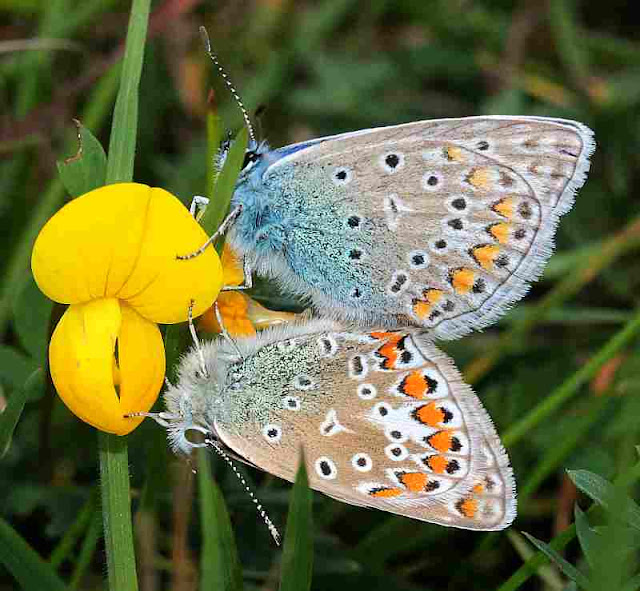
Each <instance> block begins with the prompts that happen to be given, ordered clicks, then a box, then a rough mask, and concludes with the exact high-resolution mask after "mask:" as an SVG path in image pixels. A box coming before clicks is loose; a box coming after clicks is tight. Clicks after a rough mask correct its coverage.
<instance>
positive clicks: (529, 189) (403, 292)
mask: <svg viewBox="0 0 640 591" xmlns="http://www.w3.org/2000/svg"><path fill="white" fill-rule="evenodd" d="M294 148H295V147H294ZM593 149H594V142H593V137H592V132H591V131H590V130H589V129H588V128H587V127H585V126H584V125H582V124H580V123H577V122H573V121H565V120H556V119H545V118H535V117H471V118H466V119H446V120H434V121H422V122H416V123H409V124H405V125H398V126H394V127H386V128H378V129H372V130H364V131H360V132H354V133H349V134H342V135H339V136H334V137H331V138H326V139H324V140H318V141H314V142H311V143H310V145H308V146H305V147H303V148H302V149H299V150H296V149H292V148H291V147H288V148H284V149H283V152H282V153H283V154H286V155H285V156H284V157H283V158H281V159H279V160H277V161H276V162H275V164H273V165H272V166H270V167H269V168H268V169H267V171H266V172H265V174H264V176H263V179H262V182H264V184H265V187H266V188H268V189H270V190H272V191H274V192H275V193H277V194H278V195H280V196H281V197H279V199H280V202H279V203H277V204H274V207H276V208H280V209H281V210H282V215H283V216H284V218H286V219H289V220H290V228H289V229H288V232H289V233H288V234H287V240H288V242H287V244H286V254H285V255H284V259H283V260H284V262H281V263H278V265H277V270H276V272H275V273H273V274H274V275H276V276H277V277H278V278H279V279H280V280H281V281H282V282H283V284H284V285H285V286H287V287H289V288H291V289H293V290H294V291H298V292H300V293H302V294H305V295H309V294H311V297H312V299H313V301H314V303H315V305H316V307H317V308H319V309H320V310H321V311H323V312H324V313H325V314H328V315H330V316H333V317H336V318H343V319H344V318H347V319H350V320H356V321H359V322H362V321H363V320H364V321H366V322H368V323H369V324H371V323H381V324H385V325H388V324H390V323H393V324H396V325H403V324H413V325H418V326H422V327H425V328H428V329H431V331H432V334H433V335H434V336H436V337H439V338H456V337H459V336H461V335H463V334H465V333H467V332H469V331H470V330H472V329H476V328H481V327H483V326H487V325H488V324H490V323H492V322H494V321H495V320H496V319H497V318H498V317H499V316H500V315H501V314H503V313H504V312H505V311H506V310H507V309H508V307H509V305H510V304H512V303H513V302H515V301H517V300H518V299H520V298H521V297H522V296H523V295H524V293H525V292H526V291H527V289H528V287H529V285H530V282H531V281H533V280H535V279H536V278H537V277H538V276H539V275H540V273H541V272H542V269H543V267H544V264H545V263H546V261H547V259H548V257H549V256H550V254H551V251H552V249H553V237H554V234H555V229H556V226H557V224H558V221H559V218H560V216H561V215H562V214H563V213H566V212H567V211H568V210H569V209H570V208H571V206H572V204H573V200H574V194H575V192H576V190H577V189H579V188H580V187H581V186H582V184H583V183H584V181H585V178H586V174H587V171H588V168H589V156H590V154H591V152H592V151H593ZM287 216H288V217H287ZM285 259H286V260H285ZM265 264H267V263H265Z"/></svg>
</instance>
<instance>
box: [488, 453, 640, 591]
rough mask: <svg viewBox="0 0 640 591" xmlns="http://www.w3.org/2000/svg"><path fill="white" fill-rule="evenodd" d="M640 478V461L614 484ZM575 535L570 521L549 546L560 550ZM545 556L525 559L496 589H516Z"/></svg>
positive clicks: (631, 481) (626, 482)
mask: <svg viewBox="0 0 640 591" xmlns="http://www.w3.org/2000/svg"><path fill="white" fill-rule="evenodd" d="M638 480H640V462H638V463H637V464H635V465H634V466H633V467H632V468H630V469H629V470H627V471H626V472H625V473H623V474H621V475H620V476H619V477H618V478H617V479H616V481H615V485H616V486H622V487H625V486H631V485H632V484H634V483H635V482H637V481H638ZM599 508H600V506H599V505H597V504H595V503H594V504H593V505H592V506H591V507H589V510H588V511H587V515H592V514H593V513H595V512H596V511H597V510H598V509H599ZM575 536H576V525H575V523H572V524H571V525H570V526H569V527H568V528H567V529H565V530H564V531H563V532H562V533H560V534H558V535H557V536H556V537H555V538H553V540H551V542H549V547H550V548H553V549H554V550H555V551H557V552H559V551H560V550H562V549H563V548H564V547H565V546H566V545H567V544H568V543H569V542H570V541H571V540H573V539H574V538H575ZM547 560H548V559H547V557H546V556H545V555H544V554H543V553H542V552H538V553H537V554H536V555H534V556H533V557H532V558H531V559H529V560H527V562H525V563H524V564H523V565H522V566H521V567H520V568H519V569H518V570H517V571H516V572H515V573H513V574H512V575H511V576H510V577H509V578H508V579H507V580H506V581H505V582H504V583H503V584H502V585H500V587H499V588H498V589H497V590H496V591H516V589H519V588H520V587H521V586H522V584H523V583H526V582H527V581H528V580H529V578H530V577H532V576H533V575H534V574H535V573H536V572H537V570H538V569H539V568H540V566H542V565H543V564H545V563H546V562H547Z"/></svg>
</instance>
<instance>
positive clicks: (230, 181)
mask: <svg viewBox="0 0 640 591" xmlns="http://www.w3.org/2000/svg"><path fill="white" fill-rule="evenodd" d="M248 137H249V136H248V133H247V130H246V129H245V128H242V129H241V130H240V132H239V133H238V135H237V136H236V138H235V140H234V141H233V143H232V144H231V148H230V149H229V153H228V154H227V159H226V161H225V163H224V167H223V168H222V171H221V172H220V174H219V175H218V178H217V180H216V183H215V188H214V192H213V197H212V198H211V201H210V202H209V205H208V206H207V209H206V211H205V212H204V215H203V216H202V219H201V220H200V223H201V224H202V227H203V228H204V229H205V232H207V234H213V233H214V232H215V231H216V230H217V229H218V227H219V226H220V223H221V222H222V220H224V218H225V216H226V215H227V212H228V211H229V203H230V202H231V197H232V196H233V191H234V189H235V186H236V179H237V178H238V174H240V170H241V169H242V163H243V162H244V154H245V151H246V149H247V142H248ZM221 244H222V243H221ZM216 248H217V250H218V252H221V248H220V244H218V245H217V246H216Z"/></svg>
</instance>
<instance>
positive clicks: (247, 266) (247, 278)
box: [222, 256, 253, 291]
mask: <svg viewBox="0 0 640 591" xmlns="http://www.w3.org/2000/svg"><path fill="white" fill-rule="evenodd" d="M242 274H243V275H244V280H243V281H242V283H241V284H240V285H225V286H224V287H223V288H222V291H239V290H241V289H251V288H252V287H253V267H252V266H251V262H250V261H249V259H248V258H247V257H246V256H245V257H242Z"/></svg>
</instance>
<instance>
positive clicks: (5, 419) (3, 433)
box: [0, 368, 42, 458]
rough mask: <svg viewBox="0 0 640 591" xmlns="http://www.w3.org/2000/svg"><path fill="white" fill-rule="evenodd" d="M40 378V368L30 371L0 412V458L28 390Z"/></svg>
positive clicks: (17, 419)
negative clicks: (20, 386)
mask: <svg viewBox="0 0 640 591" xmlns="http://www.w3.org/2000/svg"><path fill="white" fill-rule="evenodd" d="M40 379H42V369H41V368H38V369H36V370H35V371H33V372H32V373H31V375H30V376H29V377H28V378H27V380H26V381H25V383H24V385H23V386H22V388H18V389H16V390H14V392H13V394H12V395H11V397H10V398H9V402H8V403H7V407H6V408H5V409H4V411H3V412H2V413H0V458H1V457H2V456H3V455H4V454H5V453H6V452H7V450H8V449H9V445H10V444H11V438H12V437H13V432H14V430H15V428H16V425H17V424H18V421H19V420H20V416H21V415H22V411H23V409H24V405H25V403H26V401H27V398H28V396H29V392H30V391H31V388H32V387H33V386H34V384H35V382H36V381H37V380H40Z"/></svg>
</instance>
